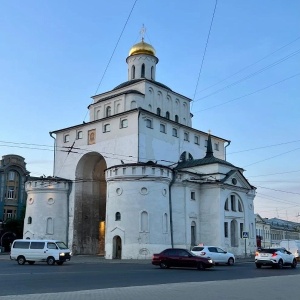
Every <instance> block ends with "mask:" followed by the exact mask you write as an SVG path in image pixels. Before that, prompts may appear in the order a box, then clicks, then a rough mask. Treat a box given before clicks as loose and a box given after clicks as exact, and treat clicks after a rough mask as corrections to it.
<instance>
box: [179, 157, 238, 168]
mask: <svg viewBox="0 0 300 300" xmlns="http://www.w3.org/2000/svg"><path fill="white" fill-rule="evenodd" d="M216 163H217V164H222V165H227V166H230V167H233V168H236V169H238V167H236V166H234V165H233V164H231V163H229V162H228V161H226V160H223V159H220V158H217V157H214V156H213V157H204V158H201V159H193V160H187V161H183V162H179V163H178V165H177V167H176V168H175V169H177V170H179V169H185V168H192V167H197V166H204V165H210V164H216Z"/></svg>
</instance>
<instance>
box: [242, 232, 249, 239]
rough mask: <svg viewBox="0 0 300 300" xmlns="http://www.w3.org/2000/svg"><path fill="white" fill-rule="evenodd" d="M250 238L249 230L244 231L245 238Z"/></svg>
mask: <svg viewBox="0 0 300 300" xmlns="http://www.w3.org/2000/svg"><path fill="white" fill-rule="evenodd" d="M248 238H249V232H248V231H243V239H248Z"/></svg>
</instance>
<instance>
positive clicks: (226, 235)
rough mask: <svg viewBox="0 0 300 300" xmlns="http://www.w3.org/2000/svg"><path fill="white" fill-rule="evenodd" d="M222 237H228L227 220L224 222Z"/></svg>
mask: <svg viewBox="0 0 300 300" xmlns="http://www.w3.org/2000/svg"><path fill="white" fill-rule="evenodd" d="M224 237H226V238H228V222H224Z"/></svg>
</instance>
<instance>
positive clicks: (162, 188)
mask: <svg viewBox="0 0 300 300" xmlns="http://www.w3.org/2000/svg"><path fill="white" fill-rule="evenodd" d="M140 170H141V167H137V168H136V172H137V173H139V174H140V175H141V176H138V174H136V176H132V177H131V179H130V176H128V175H129V174H128V175H126V178H123V180H121V181H117V180H114V176H111V177H109V176H108V178H107V180H108V189H107V204H106V236H105V252H106V255H105V257H106V258H107V259H111V258H113V238H114V236H116V235H119V236H120V237H121V239H122V258H123V259H136V258H151V256H152V254H153V253H155V252H160V251H162V250H163V249H165V248H167V247H170V244H171V241H170V228H169V227H168V231H167V232H164V231H163V214H164V213H166V214H167V216H168V224H169V217H170V213H169V189H168V187H169V182H170V181H171V174H169V175H166V174H167V173H166V170H164V172H165V173H164V174H165V175H164V176H163V177H161V178H159V177H156V176H153V175H152V176H150V175H149V176H146V175H145V174H144V176H142V174H141V173H140ZM146 172H148V171H146ZM149 172H152V167H149ZM157 172H160V168H157V171H156V173H157ZM157 175H158V174H157ZM134 177H135V178H134ZM143 177H144V178H143ZM145 177H146V178H145ZM145 191H146V192H145ZM143 211H146V212H147V213H148V220H149V230H148V231H142V229H141V217H140V214H141V213H142V212H143ZM116 212H120V213H121V220H120V221H116V220H115V214H116ZM168 226H169V225H168Z"/></svg>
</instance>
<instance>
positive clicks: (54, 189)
mask: <svg viewBox="0 0 300 300" xmlns="http://www.w3.org/2000/svg"><path fill="white" fill-rule="evenodd" d="M25 188H26V192H27V195H28V197H27V205H26V214H25V221H24V231H23V233H24V234H23V237H24V238H26V237H29V238H35V239H57V240H61V241H63V242H65V243H68V240H67V228H68V227H67V226H68V224H67V219H68V189H69V184H68V183H66V182H61V183H50V182H45V181H42V180H40V181H28V182H26V186H25ZM51 199H53V200H51ZM29 217H31V218H32V223H31V224H28V218H29ZM48 218H52V220H53V226H54V227H53V234H48V233H47V232H46V227H47V219H48Z"/></svg>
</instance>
